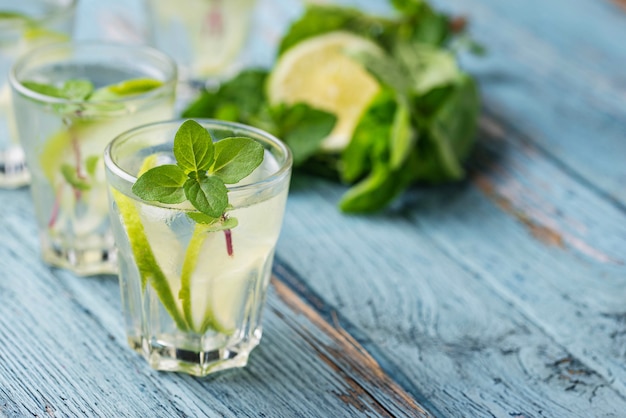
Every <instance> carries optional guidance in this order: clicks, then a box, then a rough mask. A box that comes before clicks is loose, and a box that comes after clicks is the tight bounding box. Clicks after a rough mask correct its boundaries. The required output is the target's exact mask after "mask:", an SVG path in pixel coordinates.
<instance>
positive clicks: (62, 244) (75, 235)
mask: <svg viewBox="0 0 626 418" xmlns="http://www.w3.org/2000/svg"><path fill="white" fill-rule="evenodd" d="M9 78H10V83H11V86H12V89H13V92H12V93H13V105H14V112H15V120H16V125H17V130H18V133H19V137H20V139H21V142H22V146H23V148H24V152H25V154H26V160H27V164H28V167H29V169H30V172H31V177H32V180H31V192H32V197H33V201H34V205H35V214H36V216H37V223H38V228H39V233H40V241H41V253H42V257H43V259H44V260H45V261H46V262H47V263H49V264H51V265H53V266H58V267H63V268H67V269H70V270H72V271H74V272H75V273H76V274H79V275H92V274H100V273H116V272H117V265H116V253H115V246H114V241H113V237H112V234H111V232H110V228H109V221H108V202H107V192H106V182H105V178H104V162H103V159H102V155H103V152H104V148H105V146H106V145H107V143H109V142H110V141H111V140H112V139H113V138H114V137H115V136H116V135H118V134H119V133H121V132H123V131H125V130H128V129H130V128H132V127H134V126H138V125H140V124H143V123H148V122H152V121H157V120H165V119H170V118H172V117H173V112H174V110H173V109H174V100H175V86H176V80H177V70H176V64H175V63H174V61H173V60H172V59H170V58H169V57H168V56H167V55H165V54H163V53H161V52H159V51H157V50H154V49H152V48H149V47H143V46H131V45H124V44H115V43H103V42H75V43H72V42H69V43H58V44H54V45H48V46H45V47H42V48H38V49H36V50H33V51H31V52H30V53H28V54H26V55H24V56H23V57H22V58H20V59H19V60H18V61H17V62H16V64H15V65H14V67H13V69H12V71H11V74H10V76H9Z"/></svg>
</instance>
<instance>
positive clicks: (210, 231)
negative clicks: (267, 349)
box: [105, 120, 291, 376]
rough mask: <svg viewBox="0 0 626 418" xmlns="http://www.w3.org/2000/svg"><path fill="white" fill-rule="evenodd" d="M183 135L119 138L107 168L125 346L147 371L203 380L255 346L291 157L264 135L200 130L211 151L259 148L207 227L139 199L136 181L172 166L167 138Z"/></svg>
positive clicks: (194, 217)
mask: <svg viewBox="0 0 626 418" xmlns="http://www.w3.org/2000/svg"><path fill="white" fill-rule="evenodd" d="M188 122H189V121H188ZM179 125H180V122H167V123H160V124H152V125H148V126H146V127H143V128H138V129H136V130H134V131H131V132H129V133H125V134H123V135H122V136H120V137H118V138H117V139H116V140H115V141H114V142H113V143H112V144H111V146H110V147H109V149H107V153H106V155H105V161H106V165H107V176H108V180H109V182H110V184H111V187H110V193H111V199H110V201H111V213H112V225H113V231H114V234H115V240H116V243H117V245H118V247H119V249H120V260H119V264H120V284H121V291H122V300H123V309H124V315H125V321H126V329H127V335H128V342H129V345H130V346H131V347H132V348H133V349H134V350H136V351H138V352H139V353H141V354H143V355H144V356H145V358H146V359H147V360H148V362H149V363H150V365H151V366H152V367H153V368H156V369H160V370H170V371H182V372H186V373H190V374H193V375H198V376H204V375H207V374H209V373H212V372H215V371H218V370H223V369H227V368H232V367H242V366H244V365H245V364H246V362H247V359H248V355H249V353H250V351H251V350H252V349H253V348H254V347H255V346H256V345H257V344H258V343H259V341H260V338H261V312H262V308H263V304H264V300H265V294H266V290H267V286H268V282H269V278H270V274H271V267H272V261H273V256H274V249H275V245H276V241H277V239H278V236H279V232H280V228H281V224H282V218H283V211H284V207H285V201H286V198H287V191H288V185H289V175H290V169H291V155H290V153H289V151H288V150H287V149H286V148H285V147H284V145H282V144H281V143H280V142H278V141H277V140H276V139H275V138H273V137H271V136H270V135H269V134H266V133H263V132H262V131H259V130H256V129H254V128H250V127H246V126H243V125H238V124H230V123H227V122H218V121H208V120H207V121H202V126H203V127H204V128H206V129H208V131H209V132H210V133H211V135H212V139H213V140H215V141H217V140H221V141H225V140H224V139H222V138H230V137H246V138H251V140H253V141H254V142H256V143H257V144H258V145H260V146H261V147H262V148H261V147H259V148H261V149H262V151H261V155H262V157H263V160H262V162H261V163H260V165H258V166H257V167H256V168H255V169H254V171H252V172H251V174H249V175H246V176H245V178H243V179H241V180H240V181H237V182H236V183H235V184H228V183H227V190H228V192H227V193H228V206H227V207H226V209H225V210H224V212H223V215H221V216H219V217H218V218H216V219H215V220H214V221H213V220H212V219H211V218H210V217H209V218H205V217H206V215H205V214H204V213H202V212H200V211H199V210H198V209H197V208H195V207H194V206H193V205H192V204H191V203H190V201H188V200H184V201H183V202H180V203H176V204H164V203H159V202H155V201H146V200H144V199H142V198H139V197H138V196H137V195H136V193H135V191H136V188H137V186H136V184H137V183H139V181H136V177H140V176H141V175H142V174H145V173H146V172H147V170H149V169H151V168H154V167H159V166H162V165H168V164H169V165H171V164H176V160H175V158H174V156H173V153H172V149H173V147H172V138H173V137H174V133H175V131H176V128H177V127H178V126H179ZM219 143H220V141H217V142H216V143H215V144H216V147H215V148H216V155H218V154H217V153H218V152H219V145H217V144H219ZM224 153H225V152H224V151H223V152H222V154H224ZM179 160H180V159H179ZM216 161H219V156H217V157H216ZM217 165H218V163H217V162H216V163H215V165H214V166H217ZM210 173H211V172H210V171H209V176H211V174H210ZM218 174H219V173H218ZM188 177H190V178H191V177H195V175H193V174H192V175H191V176H188ZM140 181H141V178H140ZM181 181H185V182H190V181H191V180H188V179H187V180H186V179H184V178H183V179H181ZM185 188H186V186H185ZM179 200H180V199H179ZM217 213H219V210H218V212H217ZM207 219H208V221H207ZM206 222H208V223H206Z"/></svg>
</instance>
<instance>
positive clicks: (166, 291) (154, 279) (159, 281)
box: [111, 155, 187, 331]
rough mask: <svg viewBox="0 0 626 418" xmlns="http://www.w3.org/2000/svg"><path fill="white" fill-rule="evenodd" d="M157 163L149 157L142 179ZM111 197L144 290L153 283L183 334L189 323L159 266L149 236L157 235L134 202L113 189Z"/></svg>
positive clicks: (166, 243) (141, 170)
mask: <svg viewBox="0 0 626 418" xmlns="http://www.w3.org/2000/svg"><path fill="white" fill-rule="evenodd" d="M156 163H157V156H156V155H151V156H148V157H147V158H146V159H145V160H144V162H143V164H142V167H141V169H140V170H139V175H141V174H142V173H144V172H145V171H148V170H149V169H150V168H152V167H154V166H156ZM111 195H112V197H113V199H114V200H115V203H116V204H117V207H118V210H119V213H120V217H121V218H122V221H123V223H124V227H125V229H126V234H127V236H128V240H129V243H130V248H131V250H132V253H133V257H134V258H135V263H136V264H137V269H138V270H139V274H140V276H141V282H142V283H141V284H142V289H145V287H146V285H147V284H148V282H150V284H151V286H152V288H153V289H154V291H155V292H156V294H157V295H158V296H159V299H160V300H161V303H162V304H163V307H164V308H165V310H166V311H167V312H168V313H169V314H170V316H171V317H172V319H173V320H174V322H175V323H176V326H177V327H178V328H179V329H180V330H183V331H185V330H187V323H186V322H185V319H184V318H183V316H182V315H181V313H180V311H179V308H178V304H177V301H176V298H175V297H174V293H173V292H172V288H171V283H170V281H169V280H168V276H167V275H166V274H165V273H164V272H163V270H162V269H161V266H160V265H159V263H158V262H157V257H156V256H155V253H154V251H153V247H152V246H151V242H150V241H149V239H148V233H151V235H152V238H154V236H155V233H154V231H150V230H149V229H146V228H145V227H144V224H143V223H142V218H141V214H140V212H139V210H138V208H137V205H136V204H135V201H134V200H133V199H131V198H130V197H128V196H126V195H124V194H123V193H121V192H119V191H118V190H115V189H113V188H111ZM157 234H158V233H157ZM169 244H171V243H169V242H168V241H165V242H162V243H161V244H160V245H162V246H163V247H162V248H166V247H167V246H168V245H169ZM170 251H171V250H170ZM159 255H160V256H163V254H159Z"/></svg>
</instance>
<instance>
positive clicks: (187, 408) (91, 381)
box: [0, 190, 430, 417]
mask: <svg viewBox="0 0 626 418" xmlns="http://www.w3.org/2000/svg"><path fill="white" fill-rule="evenodd" d="M0 199H1V202H2V205H3V210H4V213H5V216H4V217H3V219H2V220H0V236H3V237H5V239H4V240H3V245H2V246H0V272H2V276H1V280H0V299H1V300H2V304H0V341H2V342H3V343H2V344H1V345H0V388H1V389H0V415H8V416H22V415H31V414H32V415H35V416H37V415H44V414H48V415H51V416H55V415H56V416H68V415H69V416H154V415H158V416H259V414H266V415H267V416H278V415H282V416H293V415H305V414H306V415H307V416H320V417H324V416H349V415H352V414H356V413H361V414H364V415H368V416H407V417H408V416H416V417H428V416H430V415H429V414H428V412H426V411H425V410H424V409H423V408H422V407H421V406H420V405H419V404H418V403H417V402H416V401H415V400H414V399H413V398H412V397H411V396H410V395H409V394H407V393H406V392H405V391H403V390H402V389H401V388H400V387H399V386H398V385H396V384H395V383H394V382H393V381H392V380H391V379H390V378H389V377H388V376H387V375H386V374H385V373H384V372H383V371H382V370H381V369H380V367H378V365H377V364H376V362H375V361H374V360H373V359H372V358H371V357H370V356H369V355H368V354H367V352H366V351H365V350H364V349H363V348H362V347H360V346H359V345H358V344H357V343H356V342H355V341H354V340H353V339H352V338H351V337H350V336H349V335H348V334H346V333H345V332H343V331H342V330H341V329H336V328H335V327H334V326H333V325H331V324H329V323H327V322H326V321H325V320H324V319H323V318H322V317H321V316H319V315H318V314H317V313H316V312H315V311H314V310H313V309H312V308H311V307H309V306H307V305H305V304H303V302H302V301H300V300H299V299H298V297H297V296H296V295H295V294H294V293H293V291H291V290H290V289H289V288H287V287H286V286H285V285H283V284H281V282H280V281H277V280H274V281H273V283H274V288H275V291H274V290H272V291H271V292H270V294H269V298H268V305H267V309H266V315H265V321H264V323H265V336H264V339H263V342H262V344H261V346H260V347H258V348H257V349H256V350H255V351H254V352H253V354H252V358H251V361H250V364H249V366H248V367H247V368H246V369H244V370H241V371H231V372H225V373H222V374H219V375H217V376H215V377H210V378H208V379H204V380H202V379H196V378H192V377H189V376H184V375H178V374H170V373H159V372H155V371H153V370H151V369H149V368H148V366H147V364H146V363H145V361H144V360H143V359H142V358H140V357H139V356H138V355H136V354H135V353H134V352H132V351H131V350H130V349H128V348H127V347H126V342H125V336H124V333H123V325H122V318H121V312H120V309H121V307H120V301H119V289H118V285H117V279H116V277H114V276H100V277H95V278H78V277H75V276H73V275H72V274H70V273H67V272H64V271H60V270H56V269H50V268H48V267H46V266H45V265H43V264H42V263H41V262H39V261H38V259H37V258H36V257H37V234H36V233H35V227H34V222H33V220H32V216H33V212H32V208H31V207H30V204H31V202H30V199H29V197H28V195H27V191H26V190H20V191H0Z"/></svg>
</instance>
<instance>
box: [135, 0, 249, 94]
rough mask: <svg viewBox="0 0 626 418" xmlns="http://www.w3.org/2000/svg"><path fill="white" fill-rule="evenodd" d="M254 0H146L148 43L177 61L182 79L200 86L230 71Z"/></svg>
mask: <svg viewBox="0 0 626 418" xmlns="http://www.w3.org/2000/svg"><path fill="white" fill-rule="evenodd" d="M254 6H255V0H145V7H146V11H147V16H148V18H149V19H148V32H149V41H150V42H151V44H152V45H153V46H155V47H157V48H159V49H161V50H163V51H165V52H166V53H168V54H170V55H171V56H172V57H174V59H175V60H176V61H177V62H178V65H179V68H180V77H181V80H182V81H185V82H188V83H191V84H196V85H199V86H202V85H203V84H204V83H205V82H207V81H209V82H210V81H214V80H219V79H222V78H224V77H227V76H229V75H233V72H234V71H235V70H236V66H237V58H238V56H239V55H240V53H241V52H242V49H243V46H244V44H245V43H246V40H247V38H248V36H249V33H250V31H249V27H250V21H251V19H250V18H251V16H252V11H253V9H254Z"/></svg>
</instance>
